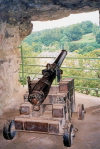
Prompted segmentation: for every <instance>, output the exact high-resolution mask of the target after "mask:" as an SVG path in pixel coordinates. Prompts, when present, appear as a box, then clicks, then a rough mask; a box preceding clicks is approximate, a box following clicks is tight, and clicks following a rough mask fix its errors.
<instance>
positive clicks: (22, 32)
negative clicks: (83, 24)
mask: <svg viewBox="0 0 100 149" xmlns="http://www.w3.org/2000/svg"><path fill="white" fill-rule="evenodd" d="M99 8H100V1H99V0H70V1H69V0H0V111H1V112H2V111H3V110H4V107H5V106H6V107H7V105H8V103H11V102H12V101H13V102H15V101H14V100H13V98H14V94H15V93H16V92H18V89H19V83H18V69H19V62H20V60H19V58H18V57H19V56H20V52H19V50H18V46H19V45H20V42H21V41H22V39H23V38H24V37H26V36H27V35H29V34H30V33H31V31H32V24H31V21H36V20H43V21H44V20H53V19H59V18H62V17H66V16H68V15H69V14H70V13H79V12H87V11H93V10H97V9H99Z"/></svg>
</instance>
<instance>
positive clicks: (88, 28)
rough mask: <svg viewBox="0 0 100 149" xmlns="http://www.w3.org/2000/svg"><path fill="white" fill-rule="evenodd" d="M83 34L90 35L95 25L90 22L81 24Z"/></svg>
mask: <svg viewBox="0 0 100 149" xmlns="http://www.w3.org/2000/svg"><path fill="white" fill-rule="evenodd" d="M80 27H81V31H82V34H83V35H84V34H88V33H91V32H92V29H93V23H92V22H90V21H85V22H82V23H81V24H80Z"/></svg>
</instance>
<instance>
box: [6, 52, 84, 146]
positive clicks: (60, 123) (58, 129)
mask: <svg viewBox="0 0 100 149" xmlns="http://www.w3.org/2000/svg"><path fill="white" fill-rule="evenodd" d="M66 55H67V51H66V50H62V51H61V53H60V54H59V56H58V57H57V58H56V60H55V61H54V63H53V64H47V65H46V69H44V70H42V75H43V76H42V78H40V79H38V80H31V79H30V77H27V81H28V91H27V92H26V93H25V94H24V103H22V104H21V105H20V108H19V113H20V115H19V116H16V117H15V119H14V120H9V121H7V123H6V124H5V125H4V128H3V136H4V138H5V139H7V140H12V139H13V138H14V137H15V135H16V131H17V132H18V131H20V132H23V131H26V132H33V133H34V132H35V133H45V134H48V135H50V134H52V135H60V136H63V144H64V146H66V147H71V145H72V142H73V138H74V137H75V132H76V131H77V129H75V127H74V125H73V124H72V116H73V113H74V112H75V89H74V79H73V78H65V79H62V73H63V71H62V70H61V69H60V67H61V64H62V63H63V61H64V59H65V57H66ZM56 77H57V81H58V83H57V84H56V85H53V84H52V83H53V81H54V79H55V78H56ZM84 112H85V110H84V105H83V104H82V105H81V104H80V105H79V106H78V119H79V120H83V119H84Z"/></svg>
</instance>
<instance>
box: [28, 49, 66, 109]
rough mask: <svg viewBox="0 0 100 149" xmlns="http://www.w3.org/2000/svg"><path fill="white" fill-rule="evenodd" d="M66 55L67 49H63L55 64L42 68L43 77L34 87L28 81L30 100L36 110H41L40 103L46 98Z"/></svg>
mask: <svg viewBox="0 0 100 149" xmlns="http://www.w3.org/2000/svg"><path fill="white" fill-rule="evenodd" d="M66 55H67V51H66V50H62V51H61V53H60V54H59V56H58V57H57V59H56V60H55V61H54V63H53V64H47V66H46V69H44V70H42V74H43V77H42V78H41V79H40V80H39V81H38V82H37V83H36V84H35V85H34V87H32V86H31V82H30V81H28V88H29V96H28V101H29V102H30V103H31V104H33V106H34V110H39V109H40V105H41V104H42V103H43V101H44V100H45V99H46V97H47V95H48V93H49V90H50V87H51V84H52V82H53V80H54V79H55V78H56V71H57V69H59V68H60V66H61V64H62V63H63V60H64V59H65V57H66Z"/></svg>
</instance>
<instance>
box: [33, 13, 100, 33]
mask: <svg viewBox="0 0 100 149" xmlns="http://www.w3.org/2000/svg"><path fill="white" fill-rule="evenodd" d="M87 20H89V21H91V22H93V23H94V24H97V25H99V11H94V12H88V13H80V14H71V15H70V16H68V17H65V18H62V19H59V20H53V21H34V22H33V21H32V23H33V31H40V30H44V29H51V28H56V27H62V26H69V25H71V24H76V23H80V22H82V21H87ZM33 31H32V32H33Z"/></svg>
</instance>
